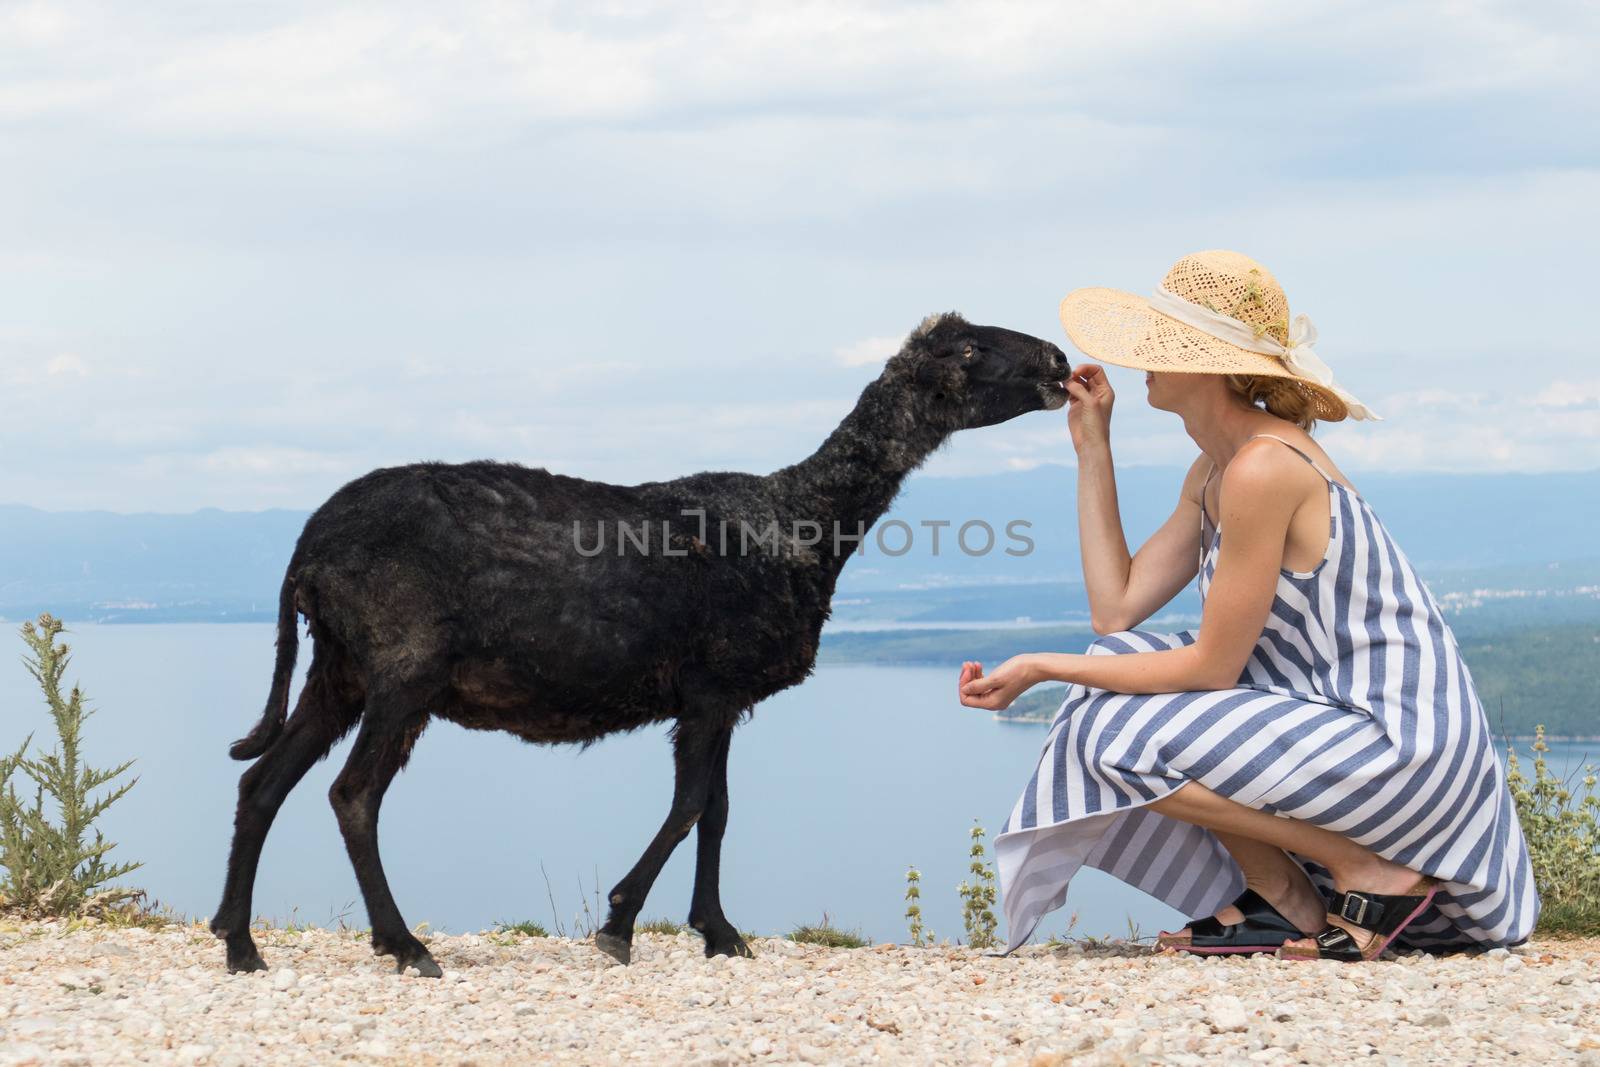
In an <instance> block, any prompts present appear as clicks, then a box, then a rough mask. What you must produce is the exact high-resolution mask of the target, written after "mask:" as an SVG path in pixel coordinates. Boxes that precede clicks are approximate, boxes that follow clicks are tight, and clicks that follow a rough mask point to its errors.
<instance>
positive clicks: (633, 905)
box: [594, 719, 718, 963]
mask: <svg viewBox="0 0 1600 1067" xmlns="http://www.w3.org/2000/svg"><path fill="white" fill-rule="evenodd" d="M717 737H718V728H712V727H710V726H708V725H707V724H705V723H702V722H699V721H697V720H693V719H687V720H686V719H680V720H679V721H678V725H677V727H676V729H675V730H674V732H673V735H672V756H673V764H674V767H675V769H676V782H675V784H674V786H673V791H672V810H671V811H669V812H667V818H666V821H665V822H663V823H662V824H661V829H660V830H658V831H656V836H655V839H654V840H652V841H651V842H650V846H649V847H648V848H646V849H645V850H644V855H642V856H640V857H639V862H638V863H635V864H634V865H633V870H631V871H629V872H628V873H627V876H626V877H624V878H623V879H622V881H620V882H618V883H617V884H616V887H615V888H614V889H612V890H611V897H610V902H611V908H610V912H609V913H608V914H607V915H606V921H605V925H604V926H602V927H600V929H599V930H598V931H597V932H596V933H595V935H594V943H595V947H596V948H598V949H599V950H600V951H601V952H604V953H605V954H606V955H608V956H610V957H611V958H613V959H615V960H617V961H618V962H620V963H627V962H628V961H629V960H630V959H632V957H633V923H634V920H635V919H637V918H638V917H639V909H640V908H642V907H644V900H645V897H647V896H649V894H650V887H651V886H652V885H654V884H655V881H656V876H657V875H659V874H660V873H661V868H662V867H663V866H665V865H666V862H667V859H668V857H670V856H671V855H672V850H673V849H675V848H677V847H678V842H680V841H682V840H683V839H684V838H685V837H688V836H689V831H690V830H692V829H694V825H695V823H697V822H699V821H700V816H701V814H702V813H703V812H704V811H705V807H706V794H707V789H708V787H709V785H710V781H711V767H712V764H713V762H714V756H715V755H716V743H717Z"/></svg>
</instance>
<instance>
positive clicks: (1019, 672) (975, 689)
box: [956, 656, 1039, 711]
mask: <svg viewBox="0 0 1600 1067" xmlns="http://www.w3.org/2000/svg"><path fill="white" fill-rule="evenodd" d="M1038 682H1039V677H1038V675H1037V673H1036V672H1035V671H1034V669H1033V664H1032V661H1031V660H1029V658H1028V657H1027V656H1012V657H1011V658H1010V659H1008V660H1006V661H1005V662H1004V663H1002V664H1000V666H998V667H996V668H995V669H994V671H993V673H991V674H989V675H987V676H985V675H984V673H983V664H981V663H979V662H977V661H976V660H967V661H966V662H965V663H963V664H962V665H961V678H960V680H959V681H958V682H957V683H956V691H957V693H958V694H959V695H960V698H961V703H962V705H963V706H964V707H968V708H984V709H987V710H989V711H1004V710H1005V709H1006V708H1008V707H1010V706H1011V702H1012V701H1013V700H1015V699H1017V698H1018V697H1019V696H1021V695H1022V694H1023V693H1025V692H1027V691H1028V690H1029V689H1030V688H1031V687H1032V686H1034V685H1035V684H1037V683H1038Z"/></svg>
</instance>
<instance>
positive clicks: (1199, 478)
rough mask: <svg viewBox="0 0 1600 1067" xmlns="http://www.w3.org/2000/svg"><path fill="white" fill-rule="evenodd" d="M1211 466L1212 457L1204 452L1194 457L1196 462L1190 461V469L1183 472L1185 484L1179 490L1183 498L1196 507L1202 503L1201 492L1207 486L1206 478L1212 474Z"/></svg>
mask: <svg viewBox="0 0 1600 1067" xmlns="http://www.w3.org/2000/svg"><path fill="white" fill-rule="evenodd" d="M1211 466H1212V464H1211V457H1210V456H1207V455H1206V454H1205V453H1204V452H1201V453H1199V454H1197V455H1196V456H1195V457H1194V462H1192V463H1190V464H1189V469H1188V470H1186V471H1184V473H1183V485H1182V487H1181V488H1180V489H1179V490H1178V495H1179V497H1180V498H1181V499H1183V500H1187V501H1188V502H1189V503H1191V504H1194V505H1195V506H1196V507H1198V506H1199V505H1200V493H1201V491H1202V490H1203V489H1204V488H1205V484H1206V478H1207V477H1208V476H1209V475H1210V474H1211Z"/></svg>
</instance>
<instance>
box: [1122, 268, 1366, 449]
mask: <svg viewBox="0 0 1600 1067" xmlns="http://www.w3.org/2000/svg"><path fill="white" fill-rule="evenodd" d="M1150 307H1151V309H1152V310H1154V311H1157V312H1159V313H1160V314H1162V315H1165V316H1167V318H1169V319H1177V320H1178V321H1179V322H1181V323H1183V324H1184V325H1186V326H1193V327H1194V328H1195V329H1197V330H1199V331H1200V332H1201V333H1206V334H1210V335H1211V336H1212V337H1215V338H1217V339H1218V340H1219V341H1226V342H1228V343H1229V344H1230V345H1237V346H1238V347H1240V348H1244V349H1248V350H1249V351H1251V352H1259V353H1261V354H1262V355H1264V356H1276V357H1278V358H1279V359H1281V360H1283V365H1284V366H1286V367H1288V368H1289V369H1290V370H1292V371H1294V372H1295V374H1297V375H1299V376H1300V377H1302V378H1305V379H1306V380H1308V381H1313V382H1316V383H1317V384H1318V385H1320V386H1322V387H1323V388H1324V389H1327V390H1328V391H1329V392H1330V393H1332V394H1333V395H1334V396H1337V397H1338V398H1339V399H1340V400H1342V401H1344V405H1345V407H1347V408H1349V409H1350V417H1351V418H1352V419H1370V420H1373V421H1376V422H1381V421H1383V416H1381V415H1379V414H1378V413H1377V412H1375V411H1373V410H1372V409H1371V408H1369V407H1367V406H1366V405H1365V404H1363V403H1362V402H1361V401H1359V400H1357V399H1356V398H1355V397H1353V396H1351V395H1350V394H1349V393H1347V392H1346V391H1345V390H1344V389H1343V388H1341V387H1340V386H1338V385H1336V384H1335V383H1334V380H1333V371H1332V370H1330V369H1329V368H1328V365H1327V364H1326V363H1324V362H1322V360H1321V358H1320V357H1318V355H1317V353H1316V351H1315V350H1314V349H1313V348H1312V347H1311V346H1312V345H1313V344H1315V343H1316V340H1317V328H1316V327H1315V326H1313V325H1311V320H1310V319H1309V318H1308V317H1306V316H1305V315H1296V316H1295V317H1294V321H1293V322H1291V323H1290V324H1289V343H1288V344H1287V345H1283V344H1279V343H1278V339H1277V338H1276V337H1273V336H1272V335H1271V334H1266V333H1263V334H1259V335H1258V334H1257V333H1256V332H1255V331H1254V330H1252V329H1251V328H1250V327H1249V326H1247V325H1246V324H1244V323H1243V322H1240V321H1239V320H1238V319H1236V318H1233V317H1232V316H1229V315H1224V314H1222V313H1221V312H1217V311H1212V310H1211V309H1210V308H1208V307H1202V306H1201V305H1199V304H1196V303H1194V302H1193V301H1192V300H1185V299H1184V298H1183V297H1181V296H1179V295H1178V294H1177V293H1174V292H1172V291H1171V290H1170V289H1168V288H1166V287H1165V286H1162V285H1158V286H1156V291H1155V292H1154V293H1153V294H1151V296H1150Z"/></svg>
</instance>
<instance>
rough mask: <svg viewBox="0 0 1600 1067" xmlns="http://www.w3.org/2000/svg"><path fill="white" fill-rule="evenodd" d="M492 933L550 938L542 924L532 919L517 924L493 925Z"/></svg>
mask: <svg viewBox="0 0 1600 1067" xmlns="http://www.w3.org/2000/svg"><path fill="white" fill-rule="evenodd" d="M494 932H495V933H497V934H521V935H522V936H523V937H549V936H550V931H549V930H546V929H545V928H544V924H543V923H536V922H534V921H533V920H532V919H524V920H522V921H521V922H519V923H506V922H499V923H495V924H494Z"/></svg>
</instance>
